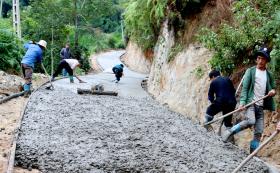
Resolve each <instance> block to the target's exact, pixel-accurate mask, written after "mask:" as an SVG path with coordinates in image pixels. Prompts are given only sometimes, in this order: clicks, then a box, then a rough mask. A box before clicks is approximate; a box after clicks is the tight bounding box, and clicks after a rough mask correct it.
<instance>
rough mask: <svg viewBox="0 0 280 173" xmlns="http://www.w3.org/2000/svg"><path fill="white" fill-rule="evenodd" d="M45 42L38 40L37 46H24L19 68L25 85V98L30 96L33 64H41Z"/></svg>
mask: <svg viewBox="0 0 280 173" xmlns="http://www.w3.org/2000/svg"><path fill="white" fill-rule="evenodd" d="M46 47H47V42H46V41H45V40H40V41H39V42H38V43H37V44H34V43H28V44H25V45H24V48H25V49H26V50H27V51H26V53H25V55H24V57H23V58H22V61H21V68H22V72H23V77H24V79H25V84H24V85H23V89H24V91H25V96H28V94H30V88H31V84H32V73H33V69H34V65H35V63H41V62H42V59H43V50H44V49H46Z"/></svg>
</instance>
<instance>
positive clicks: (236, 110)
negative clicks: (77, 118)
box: [203, 95, 269, 126]
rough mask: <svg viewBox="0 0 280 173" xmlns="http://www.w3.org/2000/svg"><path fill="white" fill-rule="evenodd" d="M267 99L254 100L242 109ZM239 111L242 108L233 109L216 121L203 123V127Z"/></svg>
mask: <svg viewBox="0 0 280 173" xmlns="http://www.w3.org/2000/svg"><path fill="white" fill-rule="evenodd" d="M267 97H269V95H266V96H263V97H262V98H260V99H258V100H256V101H253V102H251V103H249V104H247V105H245V106H244V108H247V107H249V106H251V105H253V104H255V103H257V102H258V101H260V100H263V99H265V98H267ZM241 110H243V109H242V108H239V109H235V110H234V111H232V112H229V113H227V114H225V115H223V116H220V117H218V118H216V119H214V120H212V121H209V122H207V123H204V124H203V126H207V125H209V124H213V123H215V122H217V121H219V120H220V119H223V118H225V117H228V116H229V115H231V114H234V113H236V112H239V111H241Z"/></svg>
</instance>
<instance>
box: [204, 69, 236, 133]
mask: <svg viewBox="0 0 280 173" xmlns="http://www.w3.org/2000/svg"><path fill="white" fill-rule="evenodd" d="M209 78H210V80H211V84H210V88H209V91H208V99H209V101H210V102H211V105H210V106H209V107H208V108H207V110H206V114H205V123H207V122H209V121H212V120H213V119H214V116H215V115H216V114H217V113H219V112H222V113H223V115H225V114H227V113H229V112H232V111H233V110H234V109H235V106H236V103H237V102H236V99H235V89H234V86H233V84H232V82H231V80H230V79H229V78H228V77H222V76H221V75H220V72H219V71H217V70H212V71H211V72H210V73H209ZM223 122H224V125H225V127H226V128H228V129H230V128H231V127H232V115H230V116H228V117H225V118H224V121H223ZM206 128H207V129H209V126H206Z"/></svg>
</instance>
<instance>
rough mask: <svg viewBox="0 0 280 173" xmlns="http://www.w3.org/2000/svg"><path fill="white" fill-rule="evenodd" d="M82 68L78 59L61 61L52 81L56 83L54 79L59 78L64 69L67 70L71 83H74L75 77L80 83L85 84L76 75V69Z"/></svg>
mask: <svg viewBox="0 0 280 173" xmlns="http://www.w3.org/2000/svg"><path fill="white" fill-rule="evenodd" d="M80 66H81V64H80V63H79V61H78V60H76V59H64V60H62V61H60V63H59V64H58V67H57V70H56V71H55V73H54V74H53V76H52V81H54V78H55V77H57V76H58V74H60V73H61V71H62V69H65V70H66V71H67V73H68V74H69V78H70V83H74V78H73V76H75V77H76V78H77V79H78V80H79V82H80V83H85V82H84V81H83V80H82V79H80V78H79V77H78V76H77V75H74V72H75V69H76V68H77V67H80Z"/></svg>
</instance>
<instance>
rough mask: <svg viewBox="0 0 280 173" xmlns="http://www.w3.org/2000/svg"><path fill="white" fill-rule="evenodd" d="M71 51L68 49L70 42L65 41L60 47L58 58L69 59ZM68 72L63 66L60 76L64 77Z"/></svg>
mask: <svg viewBox="0 0 280 173" xmlns="http://www.w3.org/2000/svg"><path fill="white" fill-rule="evenodd" d="M71 56H72V55H71V51H70V44H69V43H66V44H65V47H64V48H62V49H61V51H60V58H61V59H60V60H61V61H62V60H64V59H70V58H71ZM67 75H68V74H67V72H66V70H65V68H63V69H62V76H63V77H66V76H67Z"/></svg>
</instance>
